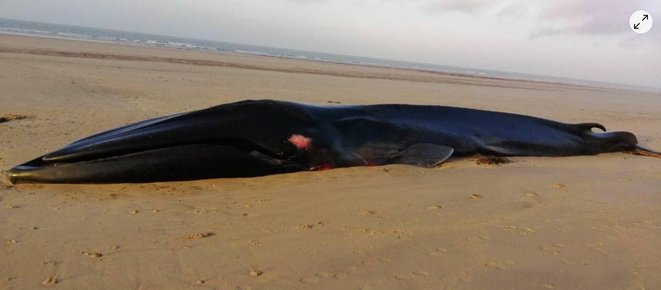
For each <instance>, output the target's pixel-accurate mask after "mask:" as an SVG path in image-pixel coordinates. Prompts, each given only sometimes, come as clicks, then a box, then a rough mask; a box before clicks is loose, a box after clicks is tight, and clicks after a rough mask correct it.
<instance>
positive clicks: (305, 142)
mask: <svg viewBox="0 0 661 290" xmlns="http://www.w3.org/2000/svg"><path fill="white" fill-rule="evenodd" d="M287 140H289V143H291V144H293V145H294V146H296V148H298V149H301V150H308V149H310V147H311V146H312V139H310V138H308V137H305V136H303V135H298V134H293V135H291V137H289V139H287Z"/></svg>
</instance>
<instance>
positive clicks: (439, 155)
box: [388, 143, 454, 168]
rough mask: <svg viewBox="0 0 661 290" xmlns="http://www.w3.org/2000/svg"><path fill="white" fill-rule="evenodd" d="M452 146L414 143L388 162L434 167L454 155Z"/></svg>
mask: <svg viewBox="0 0 661 290" xmlns="http://www.w3.org/2000/svg"><path fill="white" fill-rule="evenodd" d="M453 152H454V149H453V148H452V147H448V146H443V145H436V144H430V143H419V144H413V145H411V146H409V147H406V149H404V150H402V151H400V152H399V153H397V155H395V156H393V157H392V158H391V159H390V161H389V162H388V163H393V164H409V165H416V166H421V167H427V168H430V167H434V166H436V165H439V164H441V163H442V162H443V161H445V160H447V159H448V158H450V156H452V153H453Z"/></svg>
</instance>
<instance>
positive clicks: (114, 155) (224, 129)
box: [8, 100, 638, 183]
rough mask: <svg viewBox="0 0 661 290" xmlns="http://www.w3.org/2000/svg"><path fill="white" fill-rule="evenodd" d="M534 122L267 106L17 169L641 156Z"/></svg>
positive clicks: (42, 173) (576, 129) (294, 167)
mask: <svg viewBox="0 0 661 290" xmlns="http://www.w3.org/2000/svg"><path fill="white" fill-rule="evenodd" d="M593 128H599V129H601V130H603V131H605V130H606V129H605V128H604V127H603V126H602V125H600V124H596V123H584V124H565V123H560V122H555V121H551V120H545V119H541V118H535V117H530V116H524V115H517V114H508V113H499V112H490V111H482V110H474V109H465V108H455V107H443V106H417V105H365V106H329V107H323V106H312V105H304V104H298V103H291V102H283V101H272V100H261V101H243V102H238V103H231V104H224V105H219V106H216V107H211V108H208V109H204V110H199V111H194V112H190V113H183V114H177V115H172V116H166V117H161V118H156V119H151V120H147V121H142V122H138V123H135V124H132V125H128V126H125V127H120V128H117V129H114V130H110V131H106V132H102V133H99V134H96V135H93V136H90V137H87V138H84V139H81V140H79V141H76V142H74V143H72V144H70V145H68V146H66V147H64V148H62V149H60V150H57V151H55V152H51V153H48V154H46V155H44V156H41V157H38V158H36V159H34V160H32V161H29V162H26V163H24V164H21V165H18V166H16V167H14V168H12V169H10V170H9V172H8V175H9V179H10V181H11V182H13V183H18V182H54V183H113V182H152V181H173V180H192V179H204V178H217V177H248V176H261V175H268V174H276V173H285V172H294V171H303V170H320V169H327V168H335V167H348V166H364V165H384V164H393V163H400V164H413V165H419V166H425V167H432V166H435V165H437V164H439V163H441V162H443V161H444V160H446V159H447V158H449V157H450V156H467V155H473V154H484V155H496V156H569V155H591V154H598V153H604V152H615V151H625V150H633V149H635V148H636V145H637V143H638V142H637V140H636V137H635V136H634V135H633V134H632V133H629V132H593V131H592V129H593Z"/></svg>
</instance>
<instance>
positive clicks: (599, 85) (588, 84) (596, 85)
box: [0, 32, 661, 93]
mask: <svg viewBox="0 0 661 290" xmlns="http://www.w3.org/2000/svg"><path fill="white" fill-rule="evenodd" d="M0 35H7V36H19V37H36V38H44V39H55V40H63V41H74V42H76V41H80V42H89V43H100V44H109V45H122V46H128V47H142V48H159V49H172V50H182V51H196V52H201V53H210V54H220V55H223V54H230V55H238V56H253V57H266V58H275V59H285V60H293V61H303V62H315V63H322V64H323V63H328V64H337V65H347V66H358V67H365V68H375V69H394V70H403V71H412V72H418V73H423V74H438V75H444V76H455V77H465V78H476V79H485V80H496V81H511V82H530V83H536V84H548V85H563V86H569V87H576V88H586V89H615V90H623V91H640V92H650V93H658V92H661V88H650V87H641V86H633V85H625V84H615V83H605V82H596V81H585V80H577V79H576V80H575V79H567V80H566V81H563V80H557V81H541V80H534V79H526V78H525V77H521V78H507V77H498V76H488V75H481V74H480V73H475V74H470V73H460V72H444V71H438V70H432V69H418V68H410V67H400V66H388V65H381V64H370V63H352V62H341V61H332V60H323V59H311V58H298V57H295V56H291V57H288V56H285V55H269V54H268V53H259V52H255V53H250V52H238V51H229V50H218V49H203V48H197V49H196V48H190V49H189V48H178V47H168V46H160V45H153V46H151V45H146V44H142V43H129V42H120V41H112V40H108V41H104V40H94V39H79V38H68V37H58V36H50V35H32V34H27V33H10V32H0ZM2 52H4V53H33V54H41V55H55V56H58V55H59V56H71V57H81V56H84V55H74V54H72V53H68V52H66V51H55V50H52V51H48V50H41V51H32V52H20V51H12V50H11V49H4V50H3V49H2V47H0V53H2ZM86 57H97V58H116V59H121V60H131V58H130V57H126V56H122V55H95V54H89V55H87V56H86ZM133 60H142V61H159V60H160V61H170V62H182V61H183V60H180V59H168V58H162V59H158V58H153V59H151V60H148V59H139V58H133ZM186 61H189V62H190V63H191V64H199V65H213V64H212V63H209V62H206V64H204V63H203V61H201V60H198V62H197V63H196V61H195V60H186ZM385 61H389V60H385ZM421 64H422V65H425V64H424V63H421ZM217 65H228V64H222V63H217ZM244 68H247V69H260V68H259V67H244ZM458 69H466V70H473V68H458ZM290 72H297V71H290ZM301 72H303V73H313V72H309V71H307V72H306V71H301ZM494 72H497V71H494ZM497 73H498V72H497ZM504 73H511V72H504ZM516 74H519V73H516ZM357 77H358V76H357ZM368 77H369V76H368ZM373 77H374V76H373ZM530 77H532V78H554V77H550V76H542V75H530ZM375 78H376V77H375ZM576 82H580V83H581V84H577V83H576Z"/></svg>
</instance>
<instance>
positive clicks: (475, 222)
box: [0, 35, 661, 289]
mask: <svg viewBox="0 0 661 290" xmlns="http://www.w3.org/2000/svg"><path fill="white" fill-rule="evenodd" d="M264 98H268V99H282V100H291V101H298V102H306V103H313V104H329V103H331V104H335V103H342V104H374V103H411V104H438V105H452V106H462V107H471V108H479V109H489V110H497V111H506V112H513V113H522V114H528V115H534V116H539V117H544V118H550V119H554V120H558V121H564V122H595V121H596V122H600V123H603V124H604V125H605V126H606V127H607V128H608V129H609V130H627V131H632V132H634V133H636V135H637V136H638V138H639V141H640V143H641V144H643V145H645V146H647V147H650V148H655V149H657V150H659V149H661V94H659V93H656V94H655V93H646V92H636V91H625V90H615V89H604V88H594V87H579V86H570V85H563V84H550V83H537V82H524V81H511V80H499V79H486V78H474V77H465V76H456V75H445V74H439V73H428V72H418V71H412V70H399V69H387V68H374V67H362V66H355V65H340V64H331V63H319V62H312V61H302V60H288V59H279V58H268V57H259V56H246V55H235V54H216V53H204V52H196V51H183V50H174V49H165V48H163V49H160V48H144V47H131V46H125V45H115V44H101V43H91V42H80V41H68V40H55V39H44V38H33V37H22V36H6V35H2V36H0V144H1V146H0V169H8V168H10V167H11V166H13V165H16V164H18V163H21V162H24V161H27V160H29V159H31V158H34V157H36V156H39V155H41V154H44V153H46V152H49V151H52V150H54V149H57V148H59V147H61V146H63V145H66V144H67V143H70V142H72V141H74V140H76V139H79V138H82V137H85V136H88V135H90V134H92V133H95V132H98V131H101V130H105V129H110V128H113V127H116V126H120V125H124V124H128V123H131V122H135V121H139V120H143V119H146V118H150V117H156V116H160V115H164V114H171V113H176V112H181V111H187V110H193V109H200V108H205V107H208V106H212V105H217V104H221V103H227V102H232V101H238V100H243V99H264ZM511 160H512V161H513V162H512V163H508V164H501V165H488V164H477V163H478V162H476V161H477V160H476V158H463V159H453V160H450V161H448V162H446V163H444V164H442V165H441V166H440V167H437V168H433V169H423V168H417V167H411V166H402V165H389V166H383V167H360V168H344V169H335V170H327V171H323V172H300V173H293V174H283V175H274V176H267V177H259V178H239V179H212V180H201V181H192V182H169V183H149V184H113V185H34V184H33V185H30V184H21V185H15V186H3V187H0V257H1V258H0V288H2V289H39V288H42V287H43V288H60V289H282V288H286V289H414V288H418V289H658V288H661V274H659V270H658V269H660V268H661V247H659V246H658V245H661V210H660V209H661V161H659V160H658V159H654V158H649V157H643V156H634V155H629V154H624V153H612V154H601V155H597V156H579V157H557V158H538V157H515V158H511Z"/></svg>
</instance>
